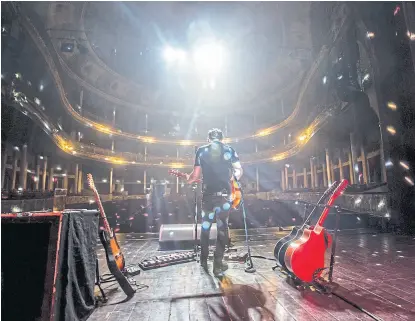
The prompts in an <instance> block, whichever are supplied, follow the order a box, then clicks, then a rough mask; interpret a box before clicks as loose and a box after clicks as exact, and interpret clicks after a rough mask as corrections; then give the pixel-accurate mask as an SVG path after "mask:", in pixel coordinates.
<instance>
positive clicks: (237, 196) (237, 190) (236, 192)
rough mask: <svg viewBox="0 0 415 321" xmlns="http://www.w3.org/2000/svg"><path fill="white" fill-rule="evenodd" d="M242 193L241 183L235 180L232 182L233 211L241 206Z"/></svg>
mask: <svg viewBox="0 0 415 321" xmlns="http://www.w3.org/2000/svg"><path fill="white" fill-rule="evenodd" d="M241 199H242V192H241V187H240V186H239V183H238V182H237V181H235V180H232V181H231V200H232V205H231V207H232V208H233V209H237V208H238V206H239V204H241Z"/></svg>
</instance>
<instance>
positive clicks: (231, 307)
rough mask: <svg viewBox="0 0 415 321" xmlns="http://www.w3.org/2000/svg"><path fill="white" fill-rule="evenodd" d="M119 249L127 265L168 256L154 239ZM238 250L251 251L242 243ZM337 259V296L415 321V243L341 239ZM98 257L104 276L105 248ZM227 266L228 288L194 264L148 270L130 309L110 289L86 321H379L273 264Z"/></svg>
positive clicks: (262, 248) (256, 246)
mask: <svg viewBox="0 0 415 321" xmlns="http://www.w3.org/2000/svg"><path fill="white" fill-rule="evenodd" d="M120 238H122V237H120ZM120 243H121V244H122V248H123V250H124V253H125V256H126V260H127V264H136V263H138V262H140V261H141V260H143V259H145V258H149V257H151V256H154V255H160V254H166V253H169V252H158V251H157V250H158V242H157V241H156V240H144V239H140V238H139V237H136V236H134V235H126V236H125V237H124V238H123V240H122V241H121V242H120ZM275 243H276V241H263V242H258V241H256V242H252V251H253V255H263V256H267V257H272V251H273V247H274V244H275ZM236 248H237V249H238V252H244V251H245V248H244V247H243V243H241V242H238V243H237V244H236ZM336 256H337V257H336V261H337V262H336V265H335V269H334V281H335V283H336V284H337V285H338V287H337V289H336V292H338V293H341V294H342V295H344V296H345V297H347V299H349V300H350V301H352V302H353V303H355V304H358V305H359V306H360V307H361V308H363V309H365V310H367V311H368V312H370V313H371V314H373V315H375V316H376V317H377V318H378V319H379V320H385V321H387V320H408V321H409V320H415V238H412V237H397V236H393V235H391V234H370V233H369V234H355V235H342V236H340V237H339V241H338V247H337V251H336ZM98 257H99V260H100V265H101V267H102V269H101V270H103V269H104V267H105V257H104V252H103V249H99V250H98ZM229 265H230V269H229V270H228V271H227V272H226V275H227V277H226V279H225V280H224V281H223V282H222V284H220V283H219V281H218V280H217V279H215V278H214V277H213V276H212V273H211V275H208V274H206V273H205V272H204V271H203V270H202V269H201V268H200V267H199V265H198V264H197V263H196V262H189V263H183V264H179V265H173V266H167V267H163V268H159V269H154V270H149V271H142V272H141V274H140V275H138V276H136V277H135V279H136V281H138V283H141V284H143V285H145V287H143V288H142V289H141V290H138V291H137V293H136V294H135V296H134V297H133V298H132V299H130V300H129V301H128V302H124V303H123V302H122V301H123V300H124V299H125V295H124V294H123V292H122V291H121V290H120V289H119V288H118V286H116V285H113V284H106V285H104V288H105V291H106V292H107V294H108V298H109V301H108V303H106V305H103V306H100V307H98V308H97V309H96V310H95V311H94V313H93V314H92V315H91V317H90V318H89V319H88V320H89V321H97V320H111V321H115V320H117V321H127V320H130V321H132V320H138V321H161V320H169V321H190V320H194V321H196V320H199V321H202V320H212V321H216V320H299V321H303V320H304V321H308V320H319V321H320V320H321V321H331V320H373V318H372V317H370V316H369V315H368V314H365V313H364V312H362V311H360V310H358V309H357V308H355V307H353V306H352V305H350V304H348V303H346V302H345V301H343V300H341V299H339V298H338V297H336V296H334V295H324V294H320V293H318V292H315V291H311V290H299V289H297V288H295V287H294V286H292V285H291V284H290V282H287V278H286V277H285V276H284V275H283V274H282V273H281V272H278V271H272V269H271V268H272V266H273V262H272V261H267V260H262V259H254V265H255V267H256V269H257V272H256V273H254V274H248V273H245V272H244V264H239V263H230V264H229ZM209 266H210V267H212V263H211V262H210V263H209ZM105 271H106V269H105V270H104V271H103V272H105Z"/></svg>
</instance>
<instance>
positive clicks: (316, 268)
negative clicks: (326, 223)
mask: <svg viewBox="0 0 415 321" xmlns="http://www.w3.org/2000/svg"><path fill="white" fill-rule="evenodd" d="M330 244H331V235H330V234H328V233H326V232H325V230H324V228H321V229H320V230H319V232H316V231H314V230H311V229H308V228H306V229H304V231H302V233H301V235H300V237H299V238H298V239H297V240H295V241H293V242H292V243H291V244H289V246H288V247H287V250H286V252H285V258H284V259H285V265H286V267H287V269H288V270H289V271H290V272H292V273H294V275H295V276H296V277H298V278H299V279H300V280H302V281H304V282H308V283H309V282H312V281H313V280H314V278H315V277H318V276H320V274H321V272H322V269H324V267H325V266H324V265H325V255H326V250H327V248H328V247H329V246H330Z"/></svg>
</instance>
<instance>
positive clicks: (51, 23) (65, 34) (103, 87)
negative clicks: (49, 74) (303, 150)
mask: <svg viewBox="0 0 415 321" xmlns="http://www.w3.org/2000/svg"><path fill="white" fill-rule="evenodd" d="M90 5H91V4H88V5H86V4H85V3H82V2H81V3H79V2H64V3H63V2H61V3H51V4H50V5H49V10H48V15H47V29H48V33H49V35H50V37H51V40H52V42H53V44H54V46H55V49H56V51H57V53H58V55H59V56H60V57H61V62H62V63H63V64H65V65H66V66H67V67H68V68H69V69H70V70H71V71H73V73H74V74H75V75H76V76H77V78H80V79H78V80H81V85H83V86H86V87H87V89H90V90H91V88H90V86H92V87H95V88H96V89H98V91H97V94H100V95H102V94H103V93H105V94H106V95H109V96H112V97H113V98H115V99H116V100H117V101H119V102H121V104H122V105H124V106H126V107H132V108H139V109H142V110H146V111H148V112H153V113H154V112H157V111H159V109H160V108H161V107H160V105H163V104H162V102H163V101H164V102H165V101H166V99H167V98H170V96H168V95H167V96H166V94H164V93H163V92H161V91H160V90H159V89H158V88H151V87H150V86H147V85H145V84H144V82H143V83H141V84H139V83H138V82H137V81H132V80H130V79H129V78H128V77H126V76H123V75H121V74H120V73H118V72H115V71H113V70H112V69H111V68H110V67H109V66H108V65H107V63H106V62H105V61H104V60H103V59H102V58H101V57H98V55H97V54H96V53H95V51H94V48H93V47H92V45H91V43H90V42H89V40H90V39H89V37H90V36H91V34H90V33H89V32H88V34H87V33H85V32H84V28H83V25H84V18H85V13H86V12H88V7H89V6H90ZM186 5H187V4H186ZM186 5H183V8H186ZM261 6H264V5H259V4H257V5H255V6H253V7H252V5H251V7H249V6H247V5H240V8H238V10H236V11H235V12H236V13H237V16H236V18H235V19H234V20H232V22H233V24H234V25H235V28H234V29H237V27H238V26H240V24H241V23H245V30H242V31H240V32H239V34H240V37H241V39H242V40H240V41H239V44H238V46H239V47H238V48H239V50H243V51H246V50H244V45H245V46H248V47H255V46H257V47H264V48H265V47H266V45H267V44H268V43H269V42H270V41H271V40H270V39H271V38H270V34H271V35H272V33H275V34H276V35H280V36H279V37H277V38H278V40H276V41H279V42H280V43H281V48H280V49H279V50H278V52H277V51H275V52H274V53H272V52H271V53H269V52H268V53H267V52H266V51H265V50H262V51H261V52H262V53H263V54H264V55H265V56H264V57H263V59H267V60H269V61H270V62H271V64H270V65H269V66H268V65H267V66H266V68H265V69H264V72H263V74H261V77H258V78H255V81H254V82H246V83H245V84H244V83H243V82H242V85H241V86H238V87H236V88H237V90H236V91H235V92H232V91H227V90H225V89H224V90H223V92H222V93H221V92H220V91H219V90H217V91H216V92H215V95H212V94H209V95H200V93H198V95H196V96H197V97H193V98H192V97H191V98H190V99H189V100H190V103H191V102H194V101H198V102H199V103H201V104H205V105H211V106H215V107H212V108H213V109H214V110H216V111H221V112H222V111H224V110H225V109H226V110H227V111H228V112H231V111H234V109H233V108H232V107H235V106H236V107H237V108H238V110H240V109H241V108H243V107H244V106H245V107H246V108H252V105H253V104H255V106H256V105H257V104H258V97H264V98H267V100H268V101H269V100H270V99H269V97H266V96H269V95H273V96H275V97H276V98H277V97H280V96H281V93H282V92H284V91H287V90H290V89H292V88H295V87H296V86H298V84H299V82H300V80H301V78H302V77H303V75H304V72H305V70H306V68H308V66H309V63H310V57H309V52H310V51H309V49H310V48H311V44H310V43H309V38H310V37H309V35H308V33H309V14H308V10H309V8H308V7H309V4H305V3H304V4H302V5H301V6H299V5H292V4H287V5H284V8H283V9H281V10H280V8H279V6H278V5H275V8H274V10H275V11H276V12H274V13H275V14H276V15H277V16H283V17H282V18H281V19H282V20H281V23H280V24H279V25H278V26H280V27H279V28H278V29H280V30H276V31H273V30H271V31H268V32H269V33H265V30H267V28H270V27H271V26H272V25H269V24H270V23H271V22H272V21H271V22H270V21H267V19H262V20H263V23H262V24H263V29H261V30H259V31H260V32H258V30H257V29H258V28H252V27H250V25H258V19H259V20H261V19H260V18H261V17H262V15H261V10H264V8H261ZM265 9H267V10H268V11H269V7H266V8H265ZM176 10H179V11H180V10H182V9H181V8H178V9H177V8H176ZM189 10H191V9H189ZM252 12H254V13H256V14H257V16H255V14H252ZM282 12H283V13H284V14H283V15H282ZM252 16H254V18H251V17H252ZM292 17H295V19H292ZM115 18H116V17H115ZM115 18H114V19H115ZM255 19H257V20H255ZM252 20H254V21H253V22H252ZM268 20H270V19H268ZM85 23H86V24H88V20H86V21H85ZM267 24H268V25H267ZM242 29H244V28H242ZM67 39H73V40H74V41H76V43H78V44H79V46H75V49H74V51H73V52H72V53H62V52H60V47H61V45H62V43H64V42H65V41H67ZM282 41H283V43H282ZM277 47H278V46H277ZM277 47H276V48H277ZM247 56H249V55H247ZM251 56H252V57H255V55H251ZM260 56H261V55H260ZM247 59H248V60H247V62H249V57H247ZM251 59H253V58H251ZM72 76H74V75H72ZM188 83H191V82H188ZM87 85H90V86H87ZM172 95H173V96H172V97H176V98H177V96H181V95H182V93H180V91H177V92H174V93H172ZM163 96H166V97H167V98H166V97H163ZM171 101H175V102H176V103H175V104H174V103H173V104H172V105H170V106H168V109H169V110H175V109H176V111H180V104H182V103H186V101H182V100H181V99H175V100H174V99H172V100H171ZM273 102H274V103H275V100H274V101H272V99H271V103H273ZM187 103H189V102H187ZM225 106H226V108H224V107H225ZM215 108H216V109H215Z"/></svg>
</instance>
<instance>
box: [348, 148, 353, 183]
mask: <svg viewBox="0 0 415 321" xmlns="http://www.w3.org/2000/svg"><path fill="white" fill-rule="evenodd" d="M347 155H348V157H349V177H350V184H354V174H353V172H354V168H353V160H352V153H351V152H350V151H349V152H348V153H347Z"/></svg>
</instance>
